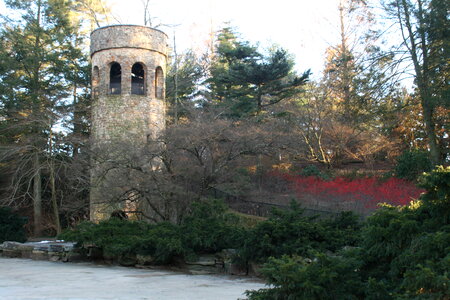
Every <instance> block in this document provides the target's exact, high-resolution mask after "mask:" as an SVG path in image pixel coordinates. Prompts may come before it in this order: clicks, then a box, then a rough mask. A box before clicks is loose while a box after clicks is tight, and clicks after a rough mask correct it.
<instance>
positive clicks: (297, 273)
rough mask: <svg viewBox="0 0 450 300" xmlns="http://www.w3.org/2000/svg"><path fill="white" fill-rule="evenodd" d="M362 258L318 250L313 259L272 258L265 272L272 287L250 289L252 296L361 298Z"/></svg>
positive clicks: (254, 299) (267, 299) (264, 299)
mask: <svg viewBox="0 0 450 300" xmlns="http://www.w3.org/2000/svg"><path fill="white" fill-rule="evenodd" d="M359 267H360V262H359V261H358V260H356V259H355V258H352V257H343V256H340V257H332V256H327V255H325V254H321V253H317V254H315V255H314V259H313V260H311V259H305V258H302V257H299V256H293V257H290V256H283V257H281V258H270V259H269V261H268V263H266V264H265V265H264V267H263V268H262V270H261V271H262V274H263V275H264V277H265V278H266V279H267V283H268V284H270V285H271V286H272V287H271V288H269V289H260V290H258V291H250V292H247V296H248V297H249V299H250V300H272V299H320V300H322V299H330V300H331V299H362V297H361V296H362V295H363V292H362V291H363V283H362V281H361V278H360V272H359Z"/></svg>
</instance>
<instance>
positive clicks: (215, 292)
mask: <svg viewBox="0 0 450 300" xmlns="http://www.w3.org/2000/svg"><path fill="white" fill-rule="evenodd" d="M262 287H264V283H262V282H260V281H258V280H254V279H251V278H236V277H230V276H216V275H186V274H182V273H176V272H171V271H166V270H143V269H133V268H124V267H118V266H99V265H93V264H89V263H62V262H49V261H35V260H30V259H16V258H3V257H0V299H2V300H25V299H54V300H56V299H58V300H59V299H72V300H75V299H77V300H78V299H83V300H86V299H92V300H97V299H130V300H138V299H151V300H159V299H161V300H177V299H180V300H181V299H186V300H190V299H211V300H221V299H224V300H225V299H230V300H231V299H245V295H244V292H245V291H246V290H251V289H259V288H262Z"/></svg>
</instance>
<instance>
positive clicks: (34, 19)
mask: <svg viewBox="0 0 450 300" xmlns="http://www.w3.org/2000/svg"><path fill="white" fill-rule="evenodd" d="M5 4H6V5H7V7H8V8H9V9H11V10H14V12H15V14H13V17H8V16H3V19H4V22H3V24H2V27H1V32H0V37H1V47H0V69H1V70H3V71H4V72H1V74H0V82H1V85H0V86H1V96H0V102H1V104H2V113H3V118H4V119H3V120H2V124H1V125H2V128H3V129H4V130H3V131H2V140H3V142H4V143H3V145H2V146H3V147H2V150H3V151H2V158H3V160H4V161H8V162H9V164H8V166H9V167H10V171H11V173H12V177H13V180H12V182H13V183H12V185H11V191H10V195H9V200H10V201H9V203H10V204H11V203H14V204H16V205H17V204H18V202H17V201H16V200H21V202H19V203H22V204H23V203H26V202H27V201H28V200H30V199H29V198H31V200H32V202H33V206H34V231H35V235H40V234H41V232H42V209H43V208H42V196H43V190H42V180H43V178H42V171H43V170H46V169H48V170H50V177H51V178H53V179H54V176H55V174H54V164H53V161H52V154H53V153H54V151H55V147H54V137H55V134H54V127H55V125H56V124H57V122H58V121H59V120H60V119H61V118H63V117H64V112H65V111H66V110H65V108H66V102H67V97H68V95H69V93H70V92H71V88H73V86H72V85H71V82H73V81H74V78H73V77H74V76H77V75H76V73H77V71H76V70H74V68H73V66H74V65H75V66H77V67H76V68H78V66H79V62H80V59H81V60H83V58H82V56H83V55H82V53H81V51H80V50H79V49H78V48H77V42H75V43H74V41H76V40H77V37H76V32H77V29H78V24H77V23H76V22H74V20H73V19H71V11H72V8H73V6H72V5H73V4H74V3H73V2H71V1H65V0H21V1H18V0H16V1H12V0H8V1H5ZM75 90H76V88H75ZM72 92H73V90H72ZM47 162H50V163H47ZM50 185H51V190H52V201H53V210H54V217H55V222H56V227H57V228H58V227H59V225H58V223H59V220H58V214H57V206H56V198H55V197H56V195H55V186H54V181H53V180H52V179H51V180H50ZM31 186H32V192H31V191H30V189H31ZM30 194H31V195H32V196H31V197H29V195H30ZM15 201H16V202H15Z"/></svg>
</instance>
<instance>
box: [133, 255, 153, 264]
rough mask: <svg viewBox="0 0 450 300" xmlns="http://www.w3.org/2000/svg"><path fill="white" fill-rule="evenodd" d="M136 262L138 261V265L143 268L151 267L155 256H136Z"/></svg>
mask: <svg viewBox="0 0 450 300" xmlns="http://www.w3.org/2000/svg"><path fill="white" fill-rule="evenodd" d="M136 260H137V263H138V264H139V265H143V266H145V265H151V264H152V263H153V262H154V261H155V259H154V258H153V256H151V255H142V254H138V255H136Z"/></svg>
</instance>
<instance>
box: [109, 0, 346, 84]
mask: <svg viewBox="0 0 450 300" xmlns="http://www.w3.org/2000/svg"><path fill="white" fill-rule="evenodd" d="M108 1H109V2H110V3H111V4H112V5H113V13H114V15H115V16H116V18H117V20H118V21H120V22H121V23H123V24H141V25H142V24H143V22H144V15H143V7H144V6H143V4H142V2H143V1H142V0H108ZM338 2H339V0H314V1H300V0H277V1H269V0H227V1H224V0H188V1H186V0H184V1H183V0H150V7H151V13H152V18H154V20H153V24H152V25H158V24H167V25H177V26H175V27H172V28H171V27H169V26H161V27H159V28H160V29H161V30H163V31H165V32H166V33H167V34H168V35H169V36H170V38H171V39H172V38H173V33H174V32H175V33H176V40H177V48H178V49H185V48H194V49H197V50H199V51H201V50H202V48H204V47H205V40H207V38H208V36H209V34H210V30H211V27H212V28H213V29H214V30H217V29H220V28H221V27H222V26H223V24H224V23H225V22H230V25H231V26H233V27H235V28H236V30H237V31H238V32H240V33H241V36H242V38H244V39H246V40H248V41H250V42H251V43H253V44H254V43H260V45H261V46H262V47H269V46H271V45H272V44H276V45H278V46H281V47H282V48H285V49H287V50H288V51H289V53H291V54H293V55H294V56H295V58H296V70H297V71H299V72H303V71H304V70H306V69H309V68H311V69H312V71H313V73H314V75H315V76H314V77H316V76H317V77H318V76H319V75H320V71H321V69H322V67H323V63H324V55H325V54H324V53H325V50H326V48H327V47H328V46H329V45H332V44H335V43H336V41H337V40H338V38H339V36H338V35H339V31H338V10H337V7H338ZM169 44H171V45H172V44H173V41H172V40H171V41H170V43H169Z"/></svg>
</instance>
